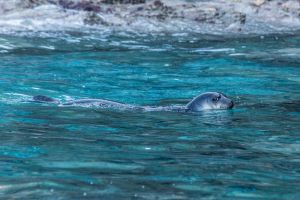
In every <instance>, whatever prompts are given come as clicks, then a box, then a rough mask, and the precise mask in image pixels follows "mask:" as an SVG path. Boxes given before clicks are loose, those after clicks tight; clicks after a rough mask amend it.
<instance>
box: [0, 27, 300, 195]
mask: <svg viewBox="0 0 300 200" xmlns="http://www.w3.org/2000/svg"><path fill="white" fill-rule="evenodd" d="M0 52H1V53H0V59H1V62H0V74H1V76H0V110H1V114H0V116H1V118H0V138H1V144H0V177H1V178H0V198H1V199H164V200H165V199H201V198H203V199H299V198H300V189H299V188H300V123H299V122H300V93H299V88H300V78H299V77H300V68H299V67H300V61H299V60H300V36H297V35H296V36H265V37H250V38H223V37H221V36H219V37H217V36H203V35H190V36H189V35H173V36H149V35H144V36H136V35H134V36H132V35H129V34H116V35H107V36H103V35H102V34H101V33H94V34H83V33H66V34H58V35H55V34H53V36H51V37H50V36H47V37H46V36H43V35H40V36H26V35H25V36H8V35H1V36H0ZM206 91H220V92H223V93H225V94H227V95H228V96H229V97H230V98H232V99H233V100H234V101H235V103H236V107H235V108H234V109H233V110H223V111H211V112H200V113H197V114H195V113H194V114H191V113H177V112H143V111H124V110H117V109H101V108H95V107H90V108H89V107H58V106H55V105H46V104H38V103H30V102H27V101H28V100H30V99H31V98H32V96H33V95H38V94H42V95H48V96H51V97H54V98H57V99H60V100H61V101H67V100H71V99H79V98H103V99H109V100H114V101H118V102H123V103H130V104H136V105H153V106H155V105H157V106H165V105H185V104H186V103H187V102H188V101H189V100H190V99H192V98H193V97H194V96H196V95H198V94H199V93H202V92H206Z"/></svg>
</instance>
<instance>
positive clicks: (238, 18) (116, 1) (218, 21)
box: [0, 0, 300, 34]
mask: <svg viewBox="0 0 300 200" xmlns="http://www.w3.org/2000/svg"><path fill="white" fill-rule="evenodd" d="M0 8H2V9H1V10H0V25H1V26H5V25H8V26H9V24H8V23H5V21H7V20H8V21H9V20H14V21H15V22H20V21H22V19H21V18H23V19H24V18H26V20H27V21H28V20H31V19H30V18H28V17H27V15H26V13H30V15H31V16H32V18H33V20H31V24H34V23H35V21H34V20H37V21H38V20H39V18H43V17H44V18H45V19H47V20H48V21H49V22H50V21H51V19H52V18H54V19H55V20H56V22H58V21H59V20H58V18H59V17H62V19H61V21H63V20H69V21H68V22H67V23H69V25H71V24H72V23H74V21H72V20H76V25H79V24H80V25H82V26H92V27H96V28H97V27H98V28H103V27H109V28H111V29H122V28H123V29H124V30H126V29H128V30H133V31H138V32H184V31H186V32H196V33H211V34H224V33H234V34H255V33H257V34H269V33H277V32H293V31H298V30H300V2H299V1H298V0H212V1H206V0H201V1H184V0H12V1H9V2H7V1H5V0H0ZM51 9H52V10H53V15H51V13H49V12H50V11H51ZM49 10H50V11H49ZM29 11H32V12H29ZM74 12H77V13H74ZM16 13H20V17H19V19H18V20H16V18H17V17H18V15H17V14H16ZM24 15H25V16H24ZM28 15H29V14H28ZM75 15H77V17H75ZM36 16H38V17H36ZM75 18H76V19H75ZM32 21H33V22H32ZM53 21H54V20H52V21H51V22H53ZM63 23H66V22H65V21H64V22H63ZM36 24H38V25H41V24H42V25H43V27H46V26H47V24H43V23H42V22H40V21H39V22H38V23H36ZM17 25H18V24H17ZM17 25H15V24H14V27H17ZM38 25H37V26H38ZM24 26H25V25H24V22H23V27H24ZM36 28H37V29H39V27H36Z"/></svg>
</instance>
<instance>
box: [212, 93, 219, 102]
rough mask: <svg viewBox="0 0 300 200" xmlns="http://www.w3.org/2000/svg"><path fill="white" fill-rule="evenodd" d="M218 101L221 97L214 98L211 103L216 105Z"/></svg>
mask: <svg viewBox="0 0 300 200" xmlns="http://www.w3.org/2000/svg"><path fill="white" fill-rule="evenodd" d="M220 99H221V95H219V96H217V97H214V98H213V99H212V101H213V102H214V103H217V102H218V101H219V100H220Z"/></svg>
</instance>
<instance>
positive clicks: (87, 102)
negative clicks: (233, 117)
mask: <svg viewBox="0 0 300 200" xmlns="http://www.w3.org/2000/svg"><path fill="white" fill-rule="evenodd" d="M33 101H34V102H39V103H55V104H58V105H60V106H83V107H90V106H95V107H100V108H118V109H132V110H144V111H178V112H180V111H185V112H188V111H190V112H199V111H204V110H216V109H231V108H233V106H234V103H233V101H232V100H231V99H229V98H228V97H227V96H226V95H224V94H222V93H219V92H206V93H202V94H200V95H199V96H197V97H195V98H194V99H193V100H192V101H190V102H189V103H188V104H187V105H185V106H135V105H130V104H123V103H118V102H114V101H109V100H104V99H78V100H74V101H69V102H66V103H61V102H60V101H58V100H56V99H53V98H51V97H47V96H43V95H38V96H34V97H33Z"/></svg>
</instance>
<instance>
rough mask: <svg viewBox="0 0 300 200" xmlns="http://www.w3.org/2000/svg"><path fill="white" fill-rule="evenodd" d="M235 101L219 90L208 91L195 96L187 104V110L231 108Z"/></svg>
mask: <svg viewBox="0 0 300 200" xmlns="http://www.w3.org/2000/svg"><path fill="white" fill-rule="evenodd" d="M233 106H234V103H233V101H232V100H231V99H229V98H228V97H227V96H225V95H224V94H222V93H219V92H206V93H203V94H200V95H199V96H197V97H195V98H194V99H193V100H192V101H190V102H189V103H188V104H187V105H186V109H187V111H193V112H198V111H203V110H212V109H214V110H215V109H231V108H233Z"/></svg>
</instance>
